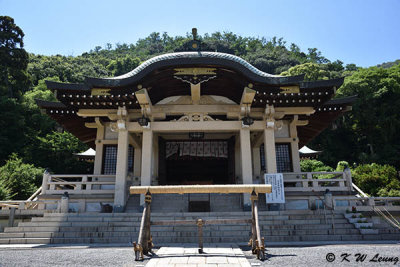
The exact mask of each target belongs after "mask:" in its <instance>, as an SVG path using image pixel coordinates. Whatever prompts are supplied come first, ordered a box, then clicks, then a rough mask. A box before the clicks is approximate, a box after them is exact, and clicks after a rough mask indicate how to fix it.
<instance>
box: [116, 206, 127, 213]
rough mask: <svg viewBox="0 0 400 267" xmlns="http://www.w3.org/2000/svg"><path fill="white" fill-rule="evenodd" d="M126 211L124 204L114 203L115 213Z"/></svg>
mask: <svg viewBox="0 0 400 267" xmlns="http://www.w3.org/2000/svg"><path fill="white" fill-rule="evenodd" d="M124 211H125V206H122V205H114V207H113V212H114V213H121V212H124Z"/></svg>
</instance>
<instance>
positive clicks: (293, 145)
mask: <svg viewBox="0 0 400 267" xmlns="http://www.w3.org/2000/svg"><path fill="white" fill-rule="evenodd" d="M290 138H292V141H291V142H290V149H291V152H292V153H291V154H292V166H293V172H301V169H300V152H299V138H297V126H296V122H295V121H293V122H292V123H291V124H290Z"/></svg>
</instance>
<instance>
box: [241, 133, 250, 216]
mask: <svg viewBox="0 0 400 267" xmlns="http://www.w3.org/2000/svg"><path fill="white" fill-rule="evenodd" d="M251 152H252V151H251V143H250V130H249V129H240V156H241V158H240V159H241V165H242V177H243V184H252V183H253V170H252V168H253V166H252V164H251ZM243 204H244V209H245V210H251V201H250V194H244V195H243Z"/></svg>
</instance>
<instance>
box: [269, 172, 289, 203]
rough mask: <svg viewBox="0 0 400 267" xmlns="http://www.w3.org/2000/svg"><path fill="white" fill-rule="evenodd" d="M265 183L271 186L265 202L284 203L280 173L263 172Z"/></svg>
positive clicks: (283, 189) (283, 190)
mask: <svg viewBox="0 0 400 267" xmlns="http://www.w3.org/2000/svg"><path fill="white" fill-rule="evenodd" d="M264 180H265V184H270V185H271V186H272V192H271V193H270V194H265V195H266V200H267V204H272V203H285V188H284V184H283V175H282V173H266V174H264Z"/></svg>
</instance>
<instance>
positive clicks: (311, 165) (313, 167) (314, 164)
mask: <svg viewBox="0 0 400 267" xmlns="http://www.w3.org/2000/svg"><path fill="white" fill-rule="evenodd" d="M300 168H301V171H302V172H332V171H333V168H331V167H329V166H327V165H325V164H324V163H323V162H321V161H319V160H316V159H306V160H301V161H300Z"/></svg>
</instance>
